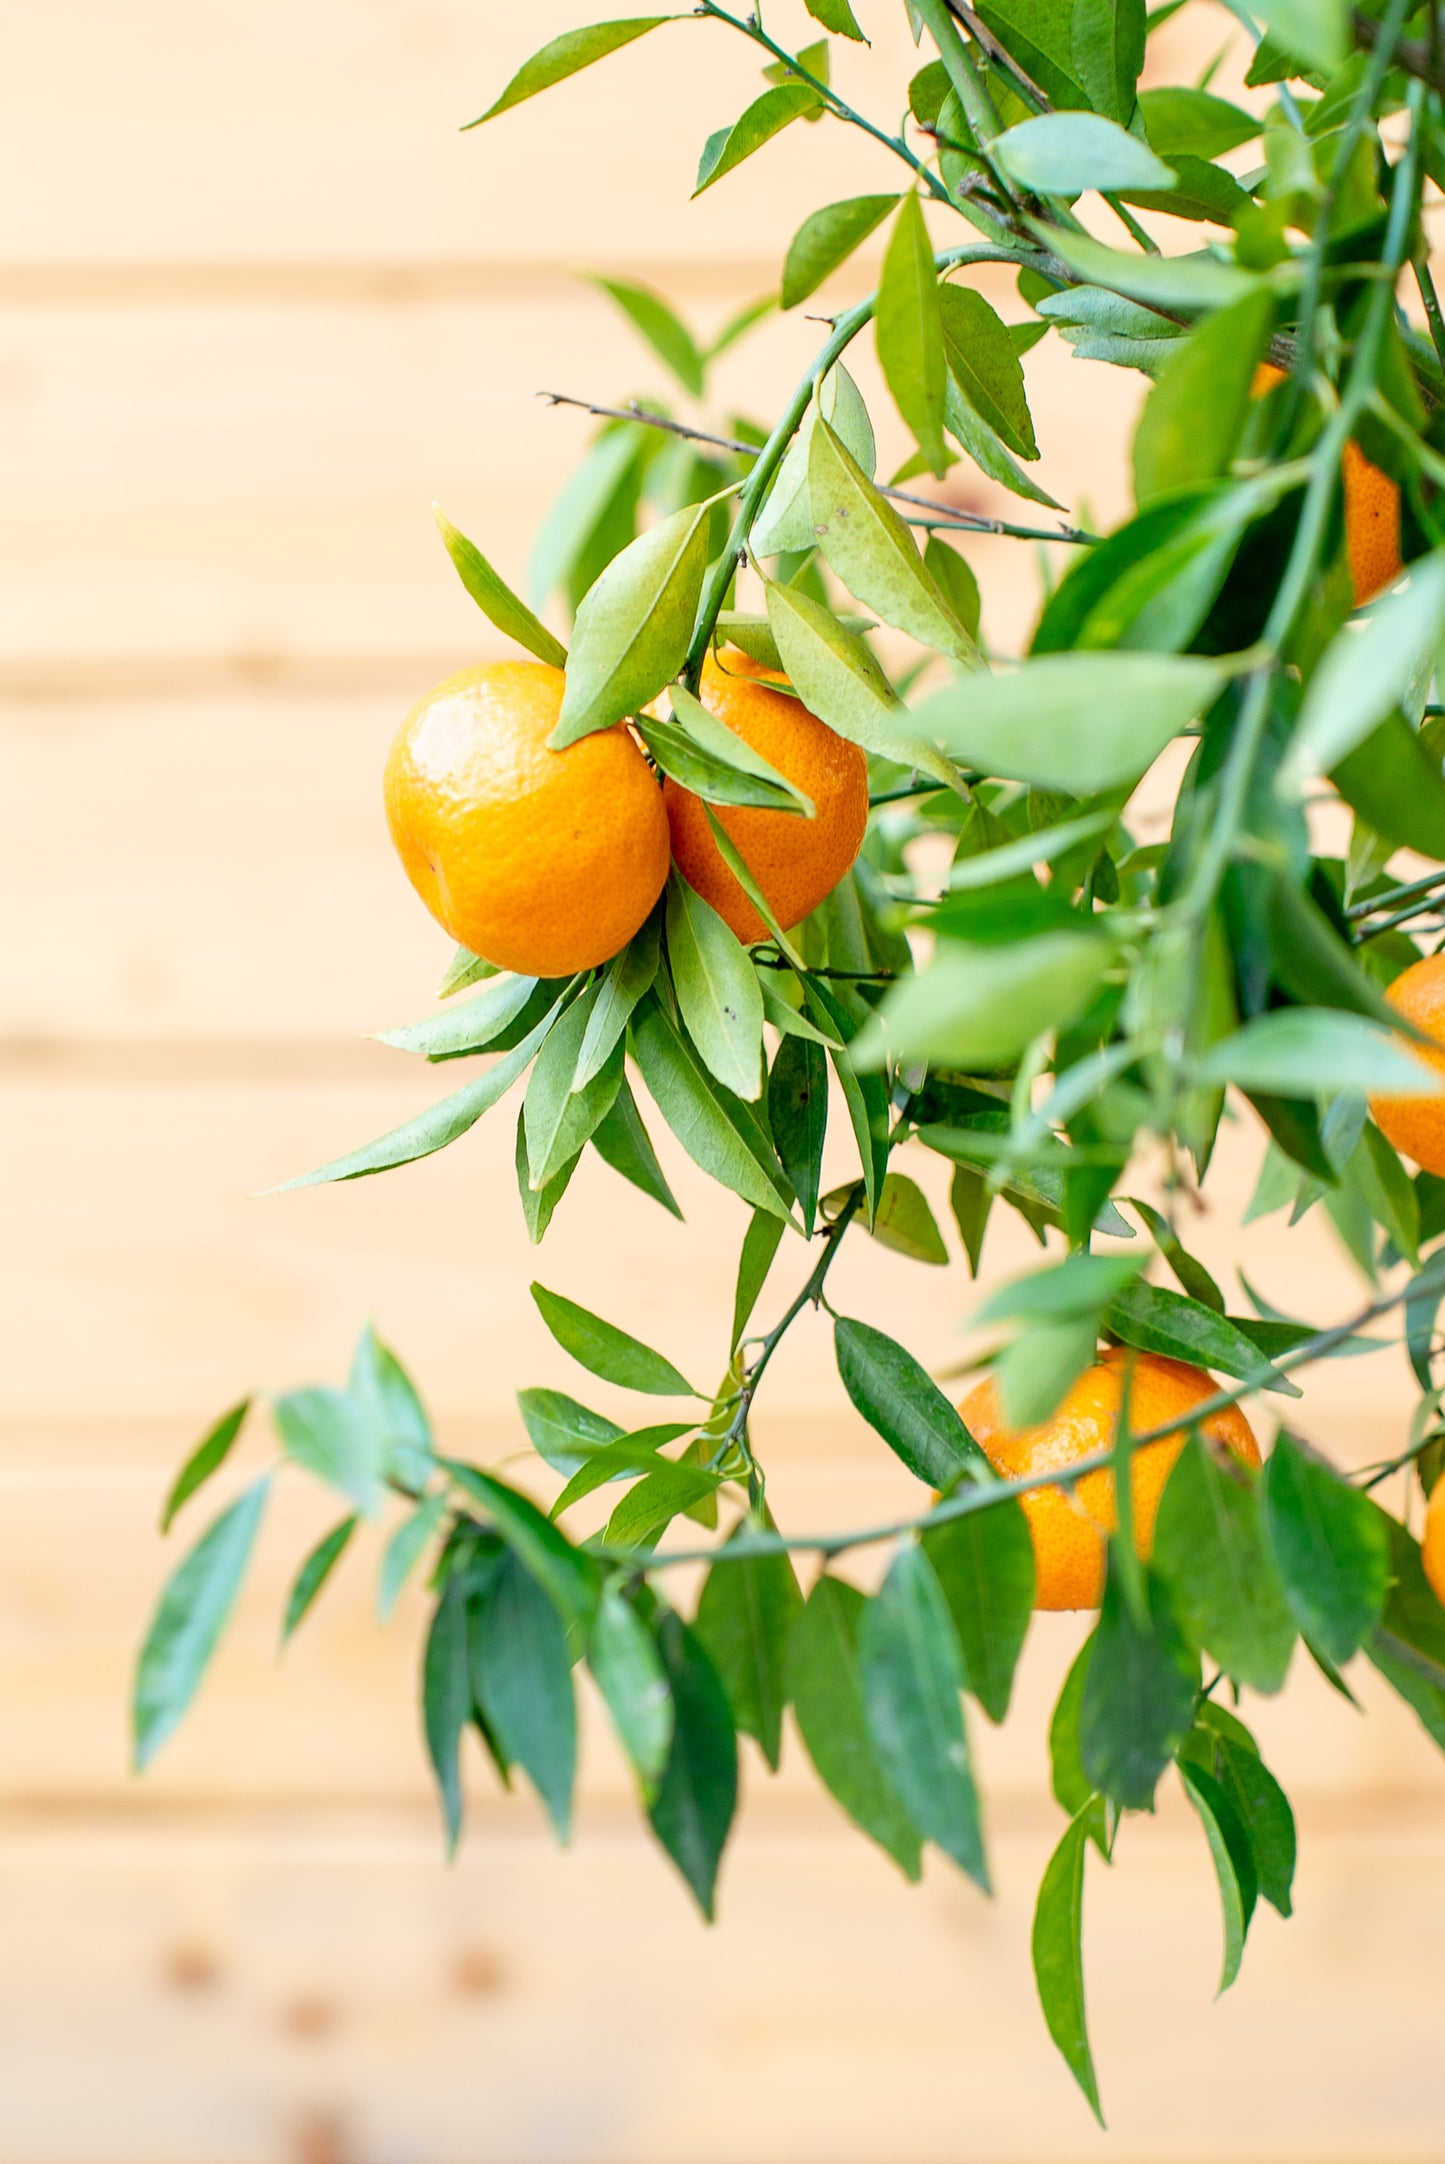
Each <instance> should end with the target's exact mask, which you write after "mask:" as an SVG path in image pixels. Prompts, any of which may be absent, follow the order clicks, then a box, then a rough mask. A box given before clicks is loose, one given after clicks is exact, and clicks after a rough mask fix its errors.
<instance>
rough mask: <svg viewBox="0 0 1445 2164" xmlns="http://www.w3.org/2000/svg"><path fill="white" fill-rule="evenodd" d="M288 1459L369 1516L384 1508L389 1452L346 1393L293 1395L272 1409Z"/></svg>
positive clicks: (365, 1414)
mask: <svg viewBox="0 0 1445 2164" xmlns="http://www.w3.org/2000/svg"><path fill="white" fill-rule="evenodd" d="M272 1411H273V1414H274V1417H275V1421H276V1427H277V1430H278V1432H279V1434H280V1437H281V1441H282V1444H283V1446H284V1448H285V1451H286V1455H287V1457H288V1458H290V1459H291V1460H292V1461H293V1463H295V1464H297V1465H301V1466H304V1467H305V1468H306V1470H307V1472H308V1473H314V1474H315V1475H316V1477H317V1479H318V1480H324V1481H327V1482H328V1483H329V1484H330V1485H331V1486H332V1487H333V1488H338V1489H339V1490H340V1491H341V1493H342V1494H343V1495H346V1496H349V1497H350V1498H351V1500H352V1502H353V1503H355V1504H356V1506H357V1508H358V1510H361V1511H363V1512H365V1513H366V1514H367V1515H368V1516H370V1515H371V1514H373V1513H374V1512H375V1511H376V1510H377V1509H378V1508H379V1507H380V1504H381V1499H382V1493H383V1490H382V1484H381V1483H382V1473H383V1470H384V1467H385V1460H386V1449H385V1442H384V1439H383V1437H382V1434H381V1430H380V1429H379V1427H378V1426H377V1424H376V1422H375V1421H374V1420H373V1419H371V1417H370V1415H369V1414H368V1412H367V1410H366V1408H365V1407H364V1406H362V1405H359V1404H358V1403H357V1401H356V1400H355V1398H353V1397H352V1396H351V1395H350V1394H349V1393H348V1392H347V1391H344V1390H326V1389H316V1390H292V1391H290V1392H288V1394H287V1395H286V1396H285V1397H284V1398H278V1399H277V1400H276V1403H275V1405H274V1406H273V1408H272Z"/></svg>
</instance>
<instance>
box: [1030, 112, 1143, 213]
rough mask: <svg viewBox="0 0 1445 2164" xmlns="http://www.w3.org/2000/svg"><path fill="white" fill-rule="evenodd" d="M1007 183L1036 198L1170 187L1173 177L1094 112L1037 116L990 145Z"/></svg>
mask: <svg viewBox="0 0 1445 2164" xmlns="http://www.w3.org/2000/svg"><path fill="white" fill-rule="evenodd" d="M989 154H990V156H991V157H994V158H997V159H998V161H999V163H1000V164H1001V165H1002V166H1003V168H1004V170H1005V172H1006V173H1007V174H1008V175H1009V177H1010V179H1012V180H1013V181H1015V182H1016V183H1017V185H1018V186H1019V187H1021V188H1027V189H1031V190H1032V191H1033V193H1034V194H1035V195H1061V196H1075V195H1079V194H1081V193H1082V192H1083V190H1084V189H1086V188H1097V189H1099V190H1100V192H1101V193H1105V192H1109V191H1111V190H1112V191H1117V190H1118V189H1121V188H1168V187H1170V186H1171V185H1172V184H1173V181H1174V177H1175V176H1174V174H1173V173H1172V172H1171V171H1170V169H1169V167H1168V166H1167V165H1165V164H1164V163H1163V161H1162V159H1159V158H1156V157H1155V155H1154V153H1153V151H1152V150H1150V149H1149V147H1148V145H1147V144H1146V143H1141V142H1140V140H1139V138H1138V136H1137V135H1130V134H1129V133H1128V131H1127V130H1126V129H1124V128H1121V127H1119V126H1118V124H1117V122H1115V121H1112V120H1105V119H1104V118H1103V117H1102V115H1100V114H1098V113H1041V114H1039V115H1038V116H1037V117H1036V118H1035V119H1032V120H1021V121H1020V122H1019V123H1018V125H1017V126H1016V127H1012V128H1008V129H1006V130H1005V131H1004V133H1003V134H1002V135H1000V136H998V137H996V139H995V140H994V142H993V143H992V144H991V145H990V146H989Z"/></svg>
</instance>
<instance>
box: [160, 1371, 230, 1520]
mask: <svg viewBox="0 0 1445 2164" xmlns="http://www.w3.org/2000/svg"><path fill="white" fill-rule="evenodd" d="M250 1410H251V1400H250V1399H249V1398H242V1400H241V1402H240V1404H239V1405H233V1406H232V1407H231V1409H230V1411H229V1412H227V1413H222V1415H221V1417H220V1419H219V1420H218V1421H217V1422H216V1423H215V1425H214V1426H213V1427H210V1428H208V1429H207V1430H206V1433H205V1434H204V1435H203V1436H202V1437H201V1440H200V1441H199V1442H198V1443H197V1445H196V1447H195V1449H194V1450H193V1451H192V1452H191V1454H190V1456H189V1457H188V1458H187V1459H186V1462H185V1464H184V1465H183V1466H182V1467H181V1469H180V1471H179V1472H178V1473H177V1475H176V1477H175V1479H174V1481H173V1482H172V1483H171V1491H170V1493H169V1495H168V1496H167V1497H166V1500H165V1507H164V1509H163V1510H162V1511H161V1531H162V1532H163V1533H168V1532H169V1531H170V1529H171V1526H172V1524H173V1522H174V1520H175V1516H176V1512H177V1511H178V1510H180V1509H181V1508H182V1507H183V1505H184V1504H186V1503H188V1502H189V1501H190V1499H191V1497H192V1496H193V1495H194V1494H195V1492H196V1490H197V1489H198V1488H202V1487H204V1486H205V1484H206V1482H207V1481H208V1480H209V1479H210V1478H211V1475H212V1474H213V1473H218V1472H219V1471H220V1469H221V1467H222V1466H223V1465H224V1464H225V1462H226V1460H227V1458H228V1457H229V1456H230V1455H231V1450H232V1447H233V1445H234V1444H235V1441H236V1437H237V1436H238V1435H239V1434H240V1432H241V1429H242V1428H243V1426H244V1425H245V1421H246V1415H247V1413H248V1412H249V1411H250Z"/></svg>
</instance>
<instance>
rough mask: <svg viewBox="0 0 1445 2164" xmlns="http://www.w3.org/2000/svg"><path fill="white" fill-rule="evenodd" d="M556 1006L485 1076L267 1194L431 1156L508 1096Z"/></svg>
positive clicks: (386, 1169)
mask: <svg viewBox="0 0 1445 2164" xmlns="http://www.w3.org/2000/svg"><path fill="white" fill-rule="evenodd" d="M560 1006H561V1001H560V1000H558V1001H557V1003H556V1005H554V1006H553V1007H552V1008H550V1009H549V1011H548V1012H547V1013H546V1014H545V1015H544V1016H543V1017H542V1020H541V1021H540V1022H539V1023H538V1024H537V1026H536V1028H535V1029H534V1030H532V1031H530V1032H529V1034H528V1035H527V1036H525V1037H524V1038H523V1039H522V1041H521V1043H520V1044H519V1045H516V1046H514V1048H513V1049H512V1050H511V1051H510V1052H508V1053H507V1054H506V1056H505V1058H503V1059H499V1060H498V1061H497V1062H496V1064H495V1065H494V1066H492V1067H489V1068H488V1069H487V1072H486V1073H485V1074H484V1075H479V1076H478V1077H477V1079H476V1081H474V1082H468V1083H465V1084H464V1085H463V1087H462V1088H461V1089H459V1090H453V1091H452V1093H451V1095H450V1096H449V1097H443V1098H442V1099H441V1101H440V1103H438V1104H434V1105H428V1106H427V1109H426V1110H425V1112H419V1113H418V1114H417V1116H416V1118H415V1119H412V1120H407V1121H406V1122H405V1124H404V1125H403V1126H401V1127H393V1128H392V1130H391V1132H390V1133H389V1134H385V1135H382V1136H380V1137H379V1138H378V1139H377V1140H376V1141H375V1142H368V1143H367V1144H366V1145H365V1146H364V1148H362V1149H359V1150H353V1151H351V1153H350V1155H349V1156H346V1157H337V1158H335V1159H333V1161H332V1162H331V1163H330V1164H329V1165H322V1166H320V1167H319V1169H318V1170H317V1171H315V1172H303V1173H302V1174H301V1176H300V1178H299V1179H295V1180H283V1181H282V1183H281V1185H280V1186H279V1187H277V1188H273V1189H272V1190H271V1192H272V1193H273V1194H278V1195H281V1194H286V1193H288V1192H289V1191H290V1190H291V1189H292V1188H294V1187H318V1186H320V1185H322V1184H323V1183H324V1182H326V1181H330V1180H360V1179H364V1178H365V1177H366V1176H367V1175H368V1174H369V1173H372V1172H389V1171H391V1169H392V1168H393V1167H394V1166H396V1165H409V1164H413V1163H415V1161H416V1160H417V1158H419V1157H430V1156H431V1155H432V1154H433V1153H434V1152H435V1151H437V1150H444V1149H445V1148H446V1147H447V1145H448V1143H451V1142H455V1141H456V1140H457V1138H458V1137H459V1136H460V1135H464V1134H465V1133H466V1131H467V1129H468V1128H469V1127H475V1126H476V1124H477V1121H478V1120H479V1119H480V1118H481V1116H482V1114H483V1113H484V1112H488V1111H490V1110H491V1108H492V1106H493V1105H494V1104H497V1103H499V1102H500V1100H501V1099H502V1098H503V1097H505V1096H506V1094H507V1091H508V1090H509V1089H510V1088H511V1086H512V1084H513V1083H514V1082H515V1081H516V1079H517V1077H518V1076H519V1075H520V1074H522V1073H523V1072H525V1070H526V1067H527V1065H528V1063H529V1062H530V1060H531V1058H532V1055H533V1053H534V1052H535V1051H536V1050H537V1048H538V1046H539V1045H540V1044H541V1043H542V1041H543V1039H544V1038H545V1037H546V1035H547V1032H548V1030H549V1029H550V1028H551V1026H552V1022H553V1019H554V1018H555V1016H556V1014H557V1010H558V1008H559V1007H560Z"/></svg>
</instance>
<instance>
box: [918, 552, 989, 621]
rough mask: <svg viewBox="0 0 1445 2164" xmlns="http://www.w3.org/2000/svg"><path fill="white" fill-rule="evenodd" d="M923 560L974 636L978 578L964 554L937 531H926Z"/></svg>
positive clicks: (978, 608)
mask: <svg viewBox="0 0 1445 2164" xmlns="http://www.w3.org/2000/svg"><path fill="white" fill-rule="evenodd" d="M923 561H924V564H925V566H926V568H927V570H928V572H929V574H930V576H931V577H932V579H933V583H934V585H935V586H936V587H937V588H938V590H939V592H940V593H941V594H942V595H943V598H944V600H945V601H946V602H947V603H948V605H949V607H950V608H951V609H952V611H953V613H954V615H955V616H956V617H957V618H958V621H959V622H960V623H961V624H962V626H963V628H964V630H965V631H966V632H967V633H968V635H969V637H970V638H971V639H977V637H978V620H979V616H980V614H981V613H982V602H981V599H980V596H979V591H978V580H977V579H976V578H975V577H974V575H973V570H972V568H971V566H970V565H969V563H968V560H967V558H966V557H963V556H960V554H959V552H958V550H957V549H956V548H954V547H952V546H951V545H950V543H948V542H947V541H945V540H944V539H943V538H942V536H941V535H940V534H936V533H934V534H930V535H929V537H928V539H927V541H926V542H925V543H924V548H923Z"/></svg>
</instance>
